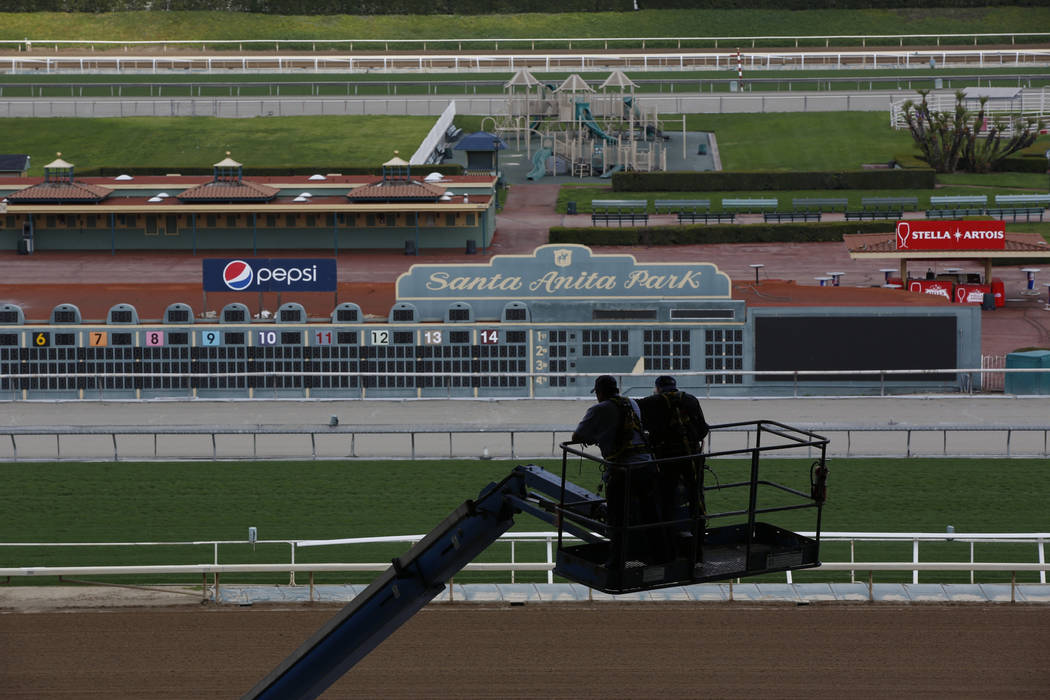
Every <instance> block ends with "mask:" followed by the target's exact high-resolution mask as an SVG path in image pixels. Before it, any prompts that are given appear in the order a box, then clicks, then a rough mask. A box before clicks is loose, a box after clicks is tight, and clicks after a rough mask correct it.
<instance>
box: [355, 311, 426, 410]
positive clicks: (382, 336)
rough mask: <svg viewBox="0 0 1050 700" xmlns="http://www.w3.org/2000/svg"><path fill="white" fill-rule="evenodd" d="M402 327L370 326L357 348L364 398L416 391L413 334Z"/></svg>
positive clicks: (414, 332) (404, 395)
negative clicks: (359, 349) (359, 356)
mask: <svg viewBox="0 0 1050 700" xmlns="http://www.w3.org/2000/svg"><path fill="white" fill-rule="evenodd" d="M418 333H419V329H412V328H406V327H402V326H384V327H380V328H370V329H368V330H367V331H366V333H365V338H364V341H365V344H364V345H363V346H362V347H361V363H360V367H361V383H362V385H363V387H364V391H363V395H364V396H366V397H371V398H376V397H392V398H394V397H396V398H401V397H406V396H407V397H411V396H417V395H418V393H419V390H418V388H417V387H418V384H417V383H418V382H419V381H420V377H419V372H418V368H417V366H416V365H417V361H416V357H417V349H418V348H417V346H416V336H417V334H418Z"/></svg>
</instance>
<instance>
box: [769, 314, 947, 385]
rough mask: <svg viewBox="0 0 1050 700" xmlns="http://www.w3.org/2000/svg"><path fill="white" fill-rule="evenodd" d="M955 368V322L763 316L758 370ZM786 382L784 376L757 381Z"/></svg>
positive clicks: (852, 377) (940, 376)
mask: <svg viewBox="0 0 1050 700" xmlns="http://www.w3.org/2000/svg"><path fill="white" fill-rule="evenodd" d="M955 366H956V317H955V316H925V317H923V316H819V317H818V316H758V317H756V318H755V369H756V370H758V371H773V370H780V371H784V370H787V371H794V370H851V369H864V370H878V369H944V368H947V367H955ZM952 377H953V375H951V374H948V373H940V374H936V375H923V374H903V375H897V376H895V377H894V379H895V380H901V381H929V380H931V379H937V380H946V381H950V380H951V379H952ZM757 379H758V380H759V381H784V377H783V376H775V375H774V376H762V375H759V376H758V377H757ZM859 379H866V380H868V381H871V379H872V378H871V377H870V376H868V377H864V376H863V375H841V374H840V375H826V376H820V375H816V376H813V375H810V376H807V380H809V381H842V380H859Z"/></svg>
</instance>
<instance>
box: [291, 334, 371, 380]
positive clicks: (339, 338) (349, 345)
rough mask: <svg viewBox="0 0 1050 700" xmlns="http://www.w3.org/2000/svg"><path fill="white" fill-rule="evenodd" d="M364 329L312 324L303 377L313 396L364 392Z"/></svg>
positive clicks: (308, 336)
mask: <svg viewBox="0 0 1050 700" xmlns="http://www.w3.org/2000/svg"><path fill="white" fill-rule="evenodd" d="M361 335H362V331H361V330H359V329H356V328H352V327H340V326H330V327H322V328H311V329H310V330H309V331H308V332H307V338H308V340H309V346H308V347H307V348H306V351H305V352H306V356H305V359H304V361H303V368H304V369H303V378H304V381H305V383H306V386H307V387H308V388H309V389H310V396H311V397H327V396H345V397H355V396H360V395H361V388H362V386H361V377H360V371H361V362H360V360H361V353H360V345H359V343H360V339H361Z"/></svg>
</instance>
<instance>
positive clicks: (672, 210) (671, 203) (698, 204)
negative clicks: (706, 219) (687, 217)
mask: <svg viewBox="0 0 1050 700" xmlns="http://www.w3.org/2000/svg"><path fill="white" fill-rule="evenodd" d="M653 206H654V207H655V209H656V213H657V214H681V213H682V212H695V211H696V210H697V209H703V210H705V211H706V210H708V209H710V208H711V200H710V199H658V200H656V201H655V202H653Z"/></svg>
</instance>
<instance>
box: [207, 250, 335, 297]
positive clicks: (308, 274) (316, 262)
mask: <svg viewBox="0 0 1050 700" xmlns="http://www.w3.org/2000/svg"><path fill="white" fill-rule="evenodd" d="M203 262H204V265H203V269H202V271H201V272H202V281H203V286H204V291H206V292H333V291H335V290H336V287H337V285H338V275H337V274H336V265H335V260H333V259H331V258H247V259H242V258H205V259H204V261H203Z"/></svg>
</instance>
